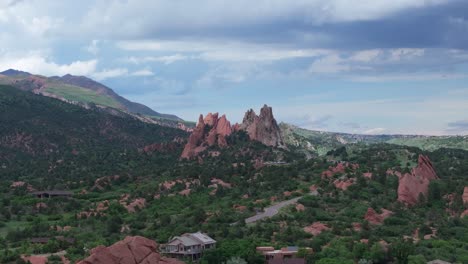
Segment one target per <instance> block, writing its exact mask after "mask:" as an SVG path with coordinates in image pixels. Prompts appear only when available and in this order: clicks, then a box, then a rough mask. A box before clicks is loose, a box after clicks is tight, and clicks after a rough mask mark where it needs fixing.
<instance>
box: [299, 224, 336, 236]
mask: <svg viewBox="0 0 468 264" xmlns="http://www.w3.org/2000/svg"><path fill="white" fill-rule="evenodd" d="M326 230H330V227H328V226H327V225H325V224H322V223H320V222H315V223H313V224H311V225H310V226H306V227H304V231H305V232H306V233H309V234H312V235H313V236H316V235H319V234H320V233H322V232H323V231H326Z"/></svg>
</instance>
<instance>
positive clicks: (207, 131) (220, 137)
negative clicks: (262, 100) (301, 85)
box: [181, 105, 285, 159]
mask: <svg viewBox="0 0 468 264" xmlns="http://www.w3.org/2000/svg"><path fill="white" fill-rule="evenodd" d="M239 130H244V131H246V132H247V134H248V135H249V138H250V140H256V141H259V142H261V143H263V144H265V145H267V146H274V147H285V144H284V142H283V139H282V136H281V133H280V128H279V126H278V124H277V122H276V120H275V118H274V117H273V110H272V108H271V107H268V106H267V105H265V106H263V108H262V109H261V110H260V115H258V116H257V115H256V114H255V112H254V111H253V110H252V109H250V110H249V111H247V112H246V113H245V116H244V119H243V121H242V124H240V125H239V124H235V125H233V126H231V123H230V122H229V121H228V120H227V119H226V116H225V115H223V116H221V117H219V118H218V113H214V114H212V113H208V114H207V115H206V117H205V118H203V115H200V117H199V119H198V123H197V126H196V127H195V128H194V129H193V131H192V134H191V135H190V137H189V139H188V142H187V144H186V145H185V147H184V151H183V152H182V155H181V159H190V158H193V157H197V156H198V154H199V153H200V152H203V151H205V150H206V149H207V148H208V147H210V146H214V145H217V146H219V147H227V145H228V144H227V141H226V137H227V136H229V135H230V134H231V133H232V132H233V131H239ZM215 156H216V155H215Z"/></svg>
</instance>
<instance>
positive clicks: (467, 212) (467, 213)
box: [460, 209, 468, 218]
mask: <svg viewBox="0 0 468 264" xmlns="http://www.w3.org/2000/svg"><path fill="white" fill-rule="evenodd" d="M465 216H468V209H466V210H465V211H463V213H461V215H460V218H463V217H465Z"/></svg>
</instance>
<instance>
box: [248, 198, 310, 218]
mask: <svg viewBox="0 0 468 264" xmlns="http://www.w3.org/2000/svg"><path fill="white" fill-rule="evenodd" d="M310 195H314V196H316V195H318V192H317V191H314V192H311V193H310ZM302 197H303V196H299V197H296V198H293V199H290V200H286V201H282V202H279V203H277V204H274V205H272V206H269V207H267V208H265V210H264V211H263V212H261V213H257V214H256V215H254V216H251V217H249V218H247V219H245V223H246V224H251V223H255V222H257V221H259V220H262V219H265V218H269V217H272V216H274V215H276V214H278V212H279V210H280V209H281V208H283V207H286V206H288V205H292V204H294V203H296V202H297V201H299V200H300V199H301V198H302Z"/></svg>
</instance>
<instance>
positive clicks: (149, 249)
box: [78, 236, 184, 264]
mask: <svg viewBox="0 0 468 264" xmlns="http://www.w3.org/2000/svg"><path fill="white" fill-rule="evenodd" d="M157 250H158V244H157V243H156V242H155V241H153V240H149V239H147V238H144V237H141V236H135V237H131V236H127V237H126V238H125V239H124V240H122V241H119V242H117V243H115V244H113V245H112V246H109V247H105V246H98V247H96V248H94V249H92V250H91V255H90V256H89V257H88V258H86V259H84V260H82V261H80V262H78V264H140V263H141V264H143V263H144V264H184V262H181V261H179V260H176V259H170V258H165V257H162V256H161V255H160V254H159V252H158V251H157Z"/></svg>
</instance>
